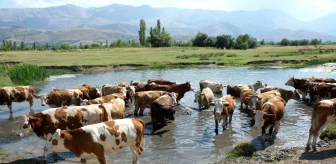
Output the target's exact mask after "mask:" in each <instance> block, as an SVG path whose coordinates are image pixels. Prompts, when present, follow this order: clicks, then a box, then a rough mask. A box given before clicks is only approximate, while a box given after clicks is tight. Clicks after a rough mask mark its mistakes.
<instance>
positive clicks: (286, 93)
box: [260, 86, 300, 103]
mask: <svg viewBox="0 0 336 164" xmlns="http://www.w3.org/2000/svg"><path fill="white" fill-rule="evenodd" d="M272 90H277V91H279V92H280V94H281V97H282V98H283V99H284V100H285V101H286V103H287V102H288V101H289V100H290V99H293V100H300V93H299V91H298V90H297V89H296V90H294V91H291V90H287V89H283V88H278V87H274V86H267V87H265V88H262V89H260V93H265V92H268V91H272Z"/></svg>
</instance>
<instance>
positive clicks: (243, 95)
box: [240, 89, 257, 109]
mask: <svg viewBox="0 0 336 164" xmlns="http://www.w3.org/2000/svg"><path fill="white" fill-rule="evenodd" d="M256 94H257V93H256V91H255V90H254V89H243V90H241V92H240V108H241V109H243V104H245V109H247V106H248V105H251V106H250V109H252V105H253V103H252V100H251V99H249V98H248V97H252V96H254V95H256Z"/></svg>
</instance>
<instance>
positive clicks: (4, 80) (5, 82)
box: [0, 69, 13, 87]
mask: <svg viewBox="0 0 336 164" xmlns="http://www.w3.org/2000/svg"><path fill="white" fill-rule="evenodd" d="M0 77H1V80H0V87H5V86H12V85H13V83H12V80H11V79H10V77H9V76H8V75H7V73H6V72H5V71H4V70H1V69H0Z"/></svg>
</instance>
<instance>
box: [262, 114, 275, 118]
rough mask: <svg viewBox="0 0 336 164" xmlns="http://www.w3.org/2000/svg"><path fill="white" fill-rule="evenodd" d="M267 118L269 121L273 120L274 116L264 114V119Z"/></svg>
mask: <svg viewBox="0 0 336 164" xmlns="http://www.w3.org/2000/svg"><path fill="white" fill-rule="evenodd" d="M266 118H269V119H273V118H275V115H274V114H264V119H266Z"/></svg>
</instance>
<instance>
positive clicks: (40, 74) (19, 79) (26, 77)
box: [0, 64, 49, 86]
mask: <svg viewBox="0 0 336 164" xmlns="http://www.w3.org/2000/svg"><path fill="white" fill-rule="evenodd" d="M0 76H1V77H3V78H2V79H1V81H0V86H14V85H39V84H40V83H41V82H43V81H45V80H46V79H47V78H48V77H49V73H48V71H47V69H45V68H43V67H40V66H37V65H31V64H18V65H1V66H0Z"/></svg>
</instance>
